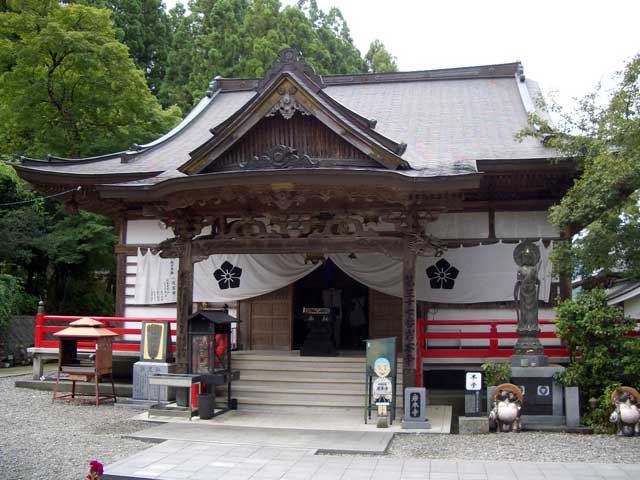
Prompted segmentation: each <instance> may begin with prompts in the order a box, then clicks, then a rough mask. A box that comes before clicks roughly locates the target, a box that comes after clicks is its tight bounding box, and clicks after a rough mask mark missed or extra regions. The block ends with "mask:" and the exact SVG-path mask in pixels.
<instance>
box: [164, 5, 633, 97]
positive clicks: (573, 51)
mask: <svg viewBox="0 0 640 480" xmlns="http://www.w3.org/2000/svg"><path fill="white" fill-rule="evenodd" d="M281 1H282V0H281ZM165 2H166V4H167V5H168V6H172V5H173V4H175V0H165ZM185 3H186V2H185ZM282 3H283V4H284V5H291V4H294V3H296V2H295V0H284V1H282ZM318 4H319V6H320V8H322V9H323V10H324V11H327V10H328V9H329V8H330V7H332V6H337V7H339V8H340V10H341V11H342V14H343V16H344V17H345V19H346V21H347V24H348V26H349V29H350V30H351V36H352V37H353V40H354V42H355V44H356V46H357V47H358V48H359V49H360V51H361V52H362V53H363V54H364V53H365V52H366V51H367V49H368V48H369V44H370V43H371V41H373V40H374V39H376V38H377V39H379V40H381V41H382V42H383V43H384V44H385V46H386V47H387V50H389V51H390V52H391V53H392V54H393V55H394V56H395V57H396V61H397V64H398V67H399V69H400V70H404V71H406V70H429V69H434V68H450V67H465V66H473V65H486V64H492V63H508V62H513V61H516V60H520V61H522V63H523V65H524V72H525V75H526V76H527V77H528V78H531V79H533V80H536V81H538V82H539V83H540V85H541V87H542V91H543V93H544V94H545V95H546V96H549V95H550V94H551V95H554V96H555V98H556V100H557V101H558V102H559V103H560V104H561V105H563V106H564V107H565V108H571V106H572V105H573V101H572V99H573V98H576V97H577V98H580V97H582V96H584V95H586V94H587V93H589V92H591V91H593V89H594V87H595V85H596V84H597V83H598V82H603V85H604V86H611V85H612V82H611V80H610V78H611V75H612V74H613V73H615V72H616V71H618V70H620V69H621V68H622V67H623V66H624V64H625V62H627V61H628V60H629V59H630V58H631V57H633V56H634V55H635V54H636V53H640V28H639V26H640V23H639V19H640V1H638V0H598V1H595V0H582V1H580V0H554V1H552V0H530V1H527V2H521V1H518V0H509V1H506V0H505V1H503V0H477V1H471V0H435V1H432V0H423V1H420V0H318ZM303 53H304V52H303Z"/></svg>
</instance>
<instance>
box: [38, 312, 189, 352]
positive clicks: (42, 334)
mask: <svg viewBox="0 0 640 480" xmlns="http://www.w3.org/2000/svg"><path fill="white" fill-rule="evenodd" d="M79 318H83V317H82V316H68V315H45V314H44V313H38V314H36V327H35V333H34V342H33V344H34V346H35V347H36V348H58V341H57V340H48V339H47V335H46V334H47V333H55V332H59V331H60V330H63V329H65V328H67V326H68V324H69V323H70V322H73V321H74V320H78V319H79ZM91 318H93V319H95V320H98V321H100V322H102V323H103V324H104V326H105V327H107V328H109V330H112V331H114V332H116V333H117V334H118V335H140V328H141V327H140V326H138V327H137V328H121V327H116V326H113V325H114V324H117V323H123V322H127V323H138V324H140V323H142V322H151V321H153V322H168V323H175V321H176V319H175V318H140V317H91ZM175 334H176V331H175V330H171V335H175ZM78 348H80V349H87V350H89V349H93V348H95V342H80V343H78ZM171 349H172V351H174V352H175V349H176V347H175V345H172V346H171ZM113 350H114V351H121V352H139V351H140V342H139V341H131V342H127V341H126V340H124V339H123V338H122V337H118V338H116V340H115V341H114V342H113Z"/></svg>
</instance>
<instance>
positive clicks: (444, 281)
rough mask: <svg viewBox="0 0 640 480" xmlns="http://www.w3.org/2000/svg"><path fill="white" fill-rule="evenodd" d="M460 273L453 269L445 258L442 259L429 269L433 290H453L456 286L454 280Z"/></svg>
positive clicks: (428, 273)
mask: <svg viewBox="0 0 640 480" xmlns="http://www.w3.org/2000/svg"><path fill="white" fill-rule="evenodd" d="M458 273H460V271H459V270H458V269H457V268H456V267H453V266H452V265H451V264H450V263H449V262H447V261H446V260H445V259H444V258H441V259H440V260H438V261H437V262H436V264H435V265H431V266H430V267H429V268H427V277H429V283H430V285H431V288H434V289H435V288H444V289H446V290H452V289H453V286H454V284H455V282H454V280H455V279H456V278H458Z"/></svg>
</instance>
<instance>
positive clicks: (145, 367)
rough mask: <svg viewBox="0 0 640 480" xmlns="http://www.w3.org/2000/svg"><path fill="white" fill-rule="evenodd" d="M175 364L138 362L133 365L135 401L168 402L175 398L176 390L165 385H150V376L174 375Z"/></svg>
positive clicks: (133, 396)
mask: <svg viewBox="0 0 640 480" xmlns="http://www.w3.org/2000/svg"><path fill="white" fill-rule="evenodd" d="M174 366H175V364H174V363H164V362H136V363H135V364H134V365H133V393H132V398H133V399H134V400H154V401H162V402H166V401H169V400H173V399H174V398H175V388H173V387H167V386H164V385H149V376H151V375H154V374H157V373H173V371H174Z"/></svg>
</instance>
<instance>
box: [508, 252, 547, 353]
mask: <svg viewBox="0 0 640 480" xmlns="http://www.w3.org/2000/svg"><path fill="white" fill-rule="evenodd" d="M513 259H514V261H515V262H516V264H517V265H518V267H520V268H519V269H518V277H517V279H516V285H515V287H514V289H513V298H514V300H515V303H516V313H517V316H518V328H517V330H516V331H517V332H518V336H519V337H518V341H517V342H516V345H515V355H514V357H515V358H514V359H512V362H511V363H512V365H515V366H520V360H521V359H523V358H526V359H527V360H528V361H527V364H528V363H531V364H532V365H533V364H535V365H538V366H540V365H546V364H547V361H546V357H545V356H544V347H543V346H542V344H541V343H540V340H538V334H539V333H540V325H539V323H538V296H539V293H540V280H538V263H539V262H540V249H539V248H538V247H537V245H535V244H534V243H533V242H532V241H531V240H525V241H524V242H522V243H520V244H519V245H518V246H517V247H516V248H515V250H514V251H513Z"/></svg>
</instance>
